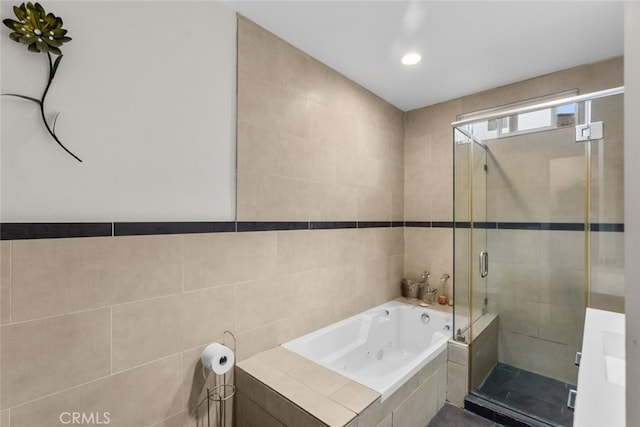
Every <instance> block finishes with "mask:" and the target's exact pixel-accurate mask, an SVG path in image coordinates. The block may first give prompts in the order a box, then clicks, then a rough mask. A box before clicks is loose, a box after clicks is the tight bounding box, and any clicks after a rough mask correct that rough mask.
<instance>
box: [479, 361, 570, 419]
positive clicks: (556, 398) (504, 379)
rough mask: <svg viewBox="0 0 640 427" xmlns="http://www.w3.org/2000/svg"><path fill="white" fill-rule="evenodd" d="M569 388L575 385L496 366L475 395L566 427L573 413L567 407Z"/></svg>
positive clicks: (512, 368)
mask: <svg viewBox="0 0 640 427" xmlns="http://www.w3.org/2000/svg"><path fill="white" fill-rule="evenodd" d="M572 388H575V386H573V385H571V384H566V383H563V382H561V381H557V380H554V379H551V378H547V377H543V376H542V375H538V374H534V373H532V372H528V371H524V370H522V369H518V368H514V367H513V366H509V365H505V364H503V363H498V365H497V366H496V367H495V368H494V369H493V371H492V372H491V374H489V376H488V377H487V379H486V380H485V381H484V383H483V384H482V386H480V388H479V389H478V390H477V392H476V394H478V395H480V396H482V397H484V398H486V399H489V400H491V401H493V402H496V403H499V404H503V405H505V406H507V407H509V408H511V409H514V410H516V411H519V412H522V413H524V414H527V415H530V416H533V417H535V418H537V419H540V420H542V421H545V422H548V423H550V424H553V425H558V426H568V427H569V426H572V425H573V411H572V410H571V409H569V408H568V407H567V396H568V394H569V390H570V389H572Z"/></svg>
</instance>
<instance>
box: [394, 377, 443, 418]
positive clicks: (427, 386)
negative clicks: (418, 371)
mask: <svg viewBox="0 0 640 427" xmlns="http://www.w3.org/2000/svg"><path fill="white" fill-rule="evenodd" d="M437 412H438V379H437V376H432V377H431V378H430V379H429V380H427V381H426V382H424V383H423V384H421V385H420V386H418V388H417V389H416V390H415V391H414V392H413V393H412V394H411V396H409V398H407V400H405V401H404V402H402V404H400V406H399V407H398V408H397V409H395V410H394V411H393V424H394V425H398V426H423V425H427V424H428V423H429V421H431V418H433V417H434V416H435V415H436V413H437Z"/></svg>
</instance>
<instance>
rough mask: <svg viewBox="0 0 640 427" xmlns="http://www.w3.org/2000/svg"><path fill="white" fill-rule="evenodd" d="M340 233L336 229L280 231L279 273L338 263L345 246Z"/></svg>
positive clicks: (278, 236) (278, 234)
mask: <svg viewBox="0 0 640 427" xmlns="http://www.w3.org/2000/svg"><path fill="white" fill-rule="evenodd" d="M339 235H340V234H339V233H338V232H337V231H334V230H318V231H304V230H303V231H282V232H278V233H277V239H278V255H277V257H278V258H277V259H278V261H277V263H278V268H277V269H278V273H279V274H286V273H292V272H296V271H306V270H312V269H314V268H319V267H324V266H330V265H334V264H336V263H337V262H338V260H339V259H340V258H339V256H340V254H341V252H342V250H341V248H342V247H343V245H342V244H341V243H342V242H341V241H340V240H338V238H337V237H338V236H339Z"/></svg>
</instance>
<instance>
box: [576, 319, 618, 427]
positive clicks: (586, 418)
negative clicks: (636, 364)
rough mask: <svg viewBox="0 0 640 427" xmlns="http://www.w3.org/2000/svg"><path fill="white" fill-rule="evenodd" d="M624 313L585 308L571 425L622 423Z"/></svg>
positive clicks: (578, 426)
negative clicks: (576, 392)
mask: <svg viewBox="0 0 640 427" xmlns="http://www.w3.org/2000/svg"><path fill="white" fill-rule="evenodd" d="M624 325H625V318H624V314H620V313H613V312H610V311H604V310H596V309H593V308H587V313H586V317H585V324H584V335H583V340H582V359H581V361H580V370H579V372H578V395H577V397H576V403H575V412H574V417H573V425H574V427H591V426H593V427H602V426H607V427H615V426H620V427H624V426H625V340H624V328H625V326H624Z"/></svg>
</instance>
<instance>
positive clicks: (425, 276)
mask: <svg viewBox="0 0 640 427" xmlns="http://www.w3.org/2000/svg"><path fill="white" fill-rule="evenodd" d="M429 277H431V273H429V272H428V271H427V270H425V271H424V272H423V273H422V276H420V279H421V280H422V281H423V282H426V281H427V280H429Z"/></svg>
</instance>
